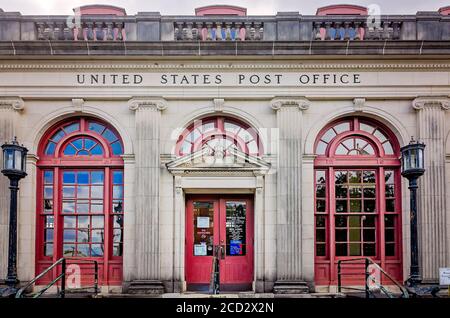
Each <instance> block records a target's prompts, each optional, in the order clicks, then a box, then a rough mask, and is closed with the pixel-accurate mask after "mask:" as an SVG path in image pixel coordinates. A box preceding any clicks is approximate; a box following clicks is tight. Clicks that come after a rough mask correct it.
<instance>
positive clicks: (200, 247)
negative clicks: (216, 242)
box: [194, 243, 206, 256]
mask: <svg viewBox="0 0 450 318" xmlns="http://www.w3.org/2000/svg"><path fill="white" fill-rule="evenodd" d="M194 255H195V256H205V255H206V244H204V243H202V244H194Z"/></svg>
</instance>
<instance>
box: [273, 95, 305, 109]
mask: <svg viewBox="0 0 450 318" xmlns="http://www.w3.org/2000/svg"><path fill="white" fill-rule="evenodd" d="M310 104H311V102H310V101H309V100H308V99H307V98H305V97H303V96H292V97H275V98H274V99H272V100H271V101H270V106H271V107H272V109H274V110H280V109H282V108H284V107H298V108H299V109H300V110H307V109H308V108H309V105H310Z"/></svg>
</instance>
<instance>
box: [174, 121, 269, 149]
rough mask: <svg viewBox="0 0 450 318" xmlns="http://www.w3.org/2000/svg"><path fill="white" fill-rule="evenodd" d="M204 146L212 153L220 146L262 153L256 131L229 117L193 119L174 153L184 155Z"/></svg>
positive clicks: (181, 136) (180, 138)
mask: <svg viewBox="0 0 450 318" xmlns="http://www.w3.org/2000/svg"><path fill="white" fill-rule="evenodd" d="M204 147H206V148H208V149H210V150H211V152H212V153H214V151H215V150H216V149H217V147H220V148H221V149H224V150H225V153H227V151H230V150H231V149H232V148H235V149H237V150H239V151H242V152H244V153H246V154H249V155H254V156H259V155H262V153H263V148H262V143H261V139H260V137H259V136H258V133H257V131H256V130H255V129H254V128H252V127H250V126H249V125H247V124H245V123H243V122H241V121H239V120H237V119H234V118H230V117H221V116H217V117H207V118H203V119H199V120H196V121H194V122H193V123H192V124H191V125H190V126H189V127H188V128H187V129H185V130H184V131H183V133H182V134H181V135H180V137H179V138H178V142H177V145H176V149H175V153H176V155H178V156H184V155H187V154H191V153H194V152H196V151H198V150H200V149H203V148H204Z"/></svg>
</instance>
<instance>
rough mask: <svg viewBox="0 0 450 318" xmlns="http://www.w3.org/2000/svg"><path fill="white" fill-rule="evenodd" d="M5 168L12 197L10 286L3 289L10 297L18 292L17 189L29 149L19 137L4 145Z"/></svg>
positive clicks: (9, 262) (10, 215) (22, 175)
mask: <svg viewBox="0 0 450 318" xmlns="http://www.w3.org/2000/svg"><path fill="white" fill-rule="evenodd" d="M2 150H3V170H2V171H1V172H2V173H3V174H4V175H5V176H7V177H8V178H9V189H10V190H11V199H10V206H9V245H8V274H7V276H6V280H5V283H6V285H7V286H8V287H7V288H6V289H4V290H3V291H2V296H4V297H8V296H11V295H13V294H15V293H16V292H17V288H16V285H17V283H18V282H19V281H18V280H17V191H18V190H19V180H20V179H22V178H25V176H26V175H27V173H26V172H25V171H26V167H25V164H26V155H27V152H28V149H27V148H25V147H24V146H23V145H22V146H21V145H19V143H18V142H17V138H16V137H14V140H13V141H12V142H10V143H5V144H3V145H2Z"/></svg>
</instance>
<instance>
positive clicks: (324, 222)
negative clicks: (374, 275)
mask: <svg viewBox="0 0 450 318" xmlns="http://www.w3.org/2000/svg"><path fill="white" fill-rule="evenodd" d="M342 124H343V125H342ZM334 127H338V129H336V130H335V129H334ZM346 127H348V129H347V128H346ZM349 138H350V139H351V138H359V139H361V140H364V141H367V142H369V143H370V145H371V146H372V147H373V149H374V153H363V152H359V154H358V155H356V154H351V155H349V154H336V149H337V148H338V147H339V145H340V144H341V143H342V142H343V141H345V140H347V139H349ZM315 149H316V155H317V156H316V158H315V161H314V167H315V172H314V214H315V240H314V241H315V281H316V284H318V285H330V284H336V283H337V261H338V260H340V259H349V258H355V257H364V254H363V253H361V254H362V255H361V256H350V255H346V256H337V251H336V229H337V227H336V217H337V216H339V215H350V216H357V215H374V216H375V222H376V223H375V242H376V247H375V255H372V256H370V255H368V257H371V258H372V259H374V260H375V261H376V262H378V263H379V264H380V265H381V266H382V267H383V268H384V269H386V270H387V271H388V272H389V273H391V274H392V275H393V276H394V277H395V278H398V279H399V280H401V279H402V250H401V192H400V190H401V188H400V182H401V176H400V160H399V156H400V153H399V150H400V147H399V144H398V141H397V139H396V137H395V135H394V134H393V133H392V132H391V131H390V130H389V129H388V128H387V127H386V126H385V125H383V124H381V123H379V122H376V121H374V120H371V119H367V118H363V117H347V118H342V119H339V120H336V121H334V122H332V123H330V124H329V125H327V126H326V127H324V128H323V129H322V130H321V132H320V133H319V135H318V137H317V139H316V142H315ZM341 153H342V151H341ZM353 153H354V152H353ZM336 171H375V180H376V183H375V193H376V199H375V201H376V203H375V212H363V211H362V210H361V213H354V212H350V207H348V208H347V210H348V211H347V213H338V212H336V201H337V198H336V193H335V191H336V184H335V172H336ZM387 171H389V172H393V174H392V177H391V178H389V182H388V183H387V184H386V180H385V172H387ZM318 174H320V175H323V176H324V177H325V179H326V180H325V182H318V180H317V175H318ZM361 183H362V180H361ZM352 186H356V184H355V185H352ZM322 187H324V189H323V190H320V189H321V188H322ZM388 188H389V189H388ZM361 189H362V188H361ZM318 190H319V191H318ZM388 190H389V191H388ZM361 191H362V190H361ZM323 192H325V193H324V194H323ZM386 194H390V195H391V196H390V197H386ZM318 195H319V196H318ZM347 195H348V196H350V194H349V193H347ZM347 200H350V198H347ZM355 200H357V199H356V198H355ZM361 200H363V201H364V199H361ZM388 201H393V205H392V206H393V208H392V209H391V210H393V211H387V210H386V207H387V204H389V203H391V202H388ZM347 204H350V201H348V203H347ZM390 206H391V205H390ZM385 218H388V219H389V222H388V220H387V219H386V220H385ZM348 227H349V224H348V217H347V228H348ZM355 228H359V227H355ZM338 230H339V228H338ZM360 232H361V233H360V235H361V238H360V241H361V242H364V237H363V234H364V232H363V228H362V226H361V227H360ZM367 233H368V232H367ZM341 234H342V233H341ZM386 236H389V239H388V240H386ZM349 240H350V238H349V232H348V230H347V241H348V242H349ZM362 244H364V243H362ZM348 248H349V247H348V246H347V249H348ZM392 249H393V251H394V254H393V255H392ZM361 250H363V245H361ZM347 251H348V250H347ZM352 270H355V269H354V268H353V269H352ZM346 279H347V280H349V281H351V282H353V283H355V282H358V279H359V278H358V279H357V278H356V277H352V276H351V275H350V276H348V277H346Z"/></svg>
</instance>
